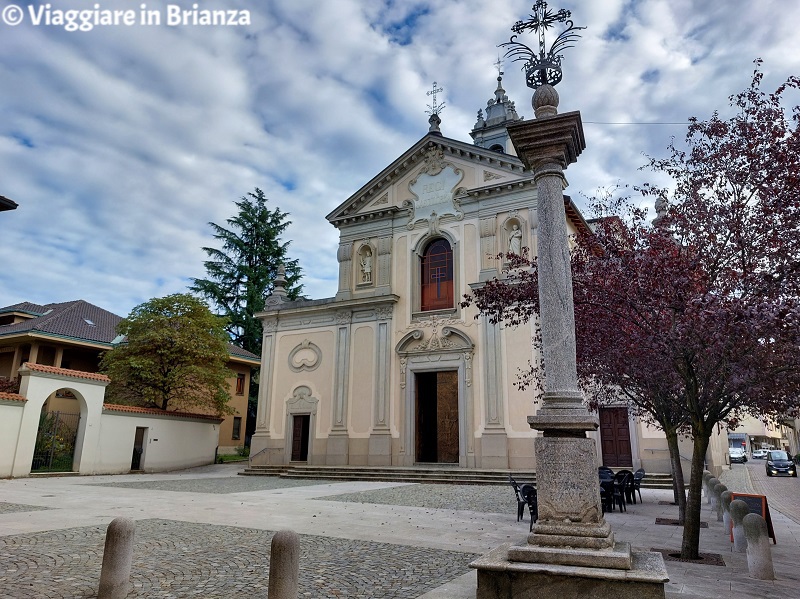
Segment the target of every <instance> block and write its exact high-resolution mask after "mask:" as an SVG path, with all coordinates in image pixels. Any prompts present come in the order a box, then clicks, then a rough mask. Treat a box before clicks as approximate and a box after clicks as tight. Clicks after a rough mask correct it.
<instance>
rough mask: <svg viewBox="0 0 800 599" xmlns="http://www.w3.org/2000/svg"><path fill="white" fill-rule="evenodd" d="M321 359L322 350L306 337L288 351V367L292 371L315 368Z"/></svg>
mask: <svg viewBox="0 0 800 599" xmlns="http://www.w3.org/2000/svg"><path fill="white" fill-rule="evenodd" d="M321 361H322V350H320V348H319V347H318V346H317V345H315V344H314V343H311V341H309V340H308V339H304V340H303V342H302V343H301V344H300V345H298V346H297V347H295V348H294V349H293V350H292V351H291V353H289V368H291V369H292V370H293V371H294V372H301V371H303V370H316V369H317V367H318V366H319V364H320V362H321Z"/></svg>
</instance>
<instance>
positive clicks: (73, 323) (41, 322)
mask: <svg viewBox="0 0 800 599" xmlns="http://www.w3.org/2000/svg"><path fill="white" fill-rule="evenodd" d="M3 312H28V313H30V314H40V316H36V317H35V318H29V319H28V320H24V321H23V322H18V323H16V324H7V325H2V326H0V338H1V337H4V336H6V335H13V334H19V333H27V332H30V333H45V334H48V333H49V334H51V335H58V336H61V337H70V338H72V339H79V340H81V341H91V342H95V343H103V344H108V345H109V346H110V345H111V341H112V340H113V339H114V338H115V337H116V336H117V332H116V330H117V325H118V324H119V321H120V320H122V317H121V316H117V315H116V314H112V313H111V312H109V311H108V310H103V309H102V308H99V307H98V306H95V305H93V304H90V303H89V302H86V301H84V300H75V301H72V302H63V303H59V304H46V305H44V306H40V305H38V304H32V303H30V302H22V303H19V304H14V305H12V306H6V307H4V308H0V314H1V313H3Z"/></svg>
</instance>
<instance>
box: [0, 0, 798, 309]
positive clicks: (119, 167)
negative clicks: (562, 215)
mask: <svg viewBox="0 0 800 599" xmlns="http://www.w3.org/2000/svg"><path fill="white" fill-rule="evenodd" d="M143 1H144V2H145V3H146V5H147V6H146V8H147V10H149V11H155V12H158V13H159V14H160V15H161V19H162V22H161V24H160V25H150V26H146V25H142V24H141V23H139V22H138V21H139V20H140V6H141V5H142V3H143ZM96 4H99V7H100V8H101V9H119V10H124V9H128V10H132V11H134V14H135V18H136V21H137V22H136V23H135V24H133V25H129V26H127V25H118V26H98V27H95V28H94V29H93V30H91V31H84V32H81V31H67V30H66V28H65V27H64V26H63V25H58V24H55V23H56V22H57V16H58V15H55V14H54V11H56V9H64V10H66V9H86V8H89V9H91V8H93V7H94V6H95V5H96ZM531 4H532V0H432V1H431V0H427V1H416V0H324V1H323V0H261V1H259V2H244V1H241V0H240V1H235V0H197V6H198V8H199V9H221V8H228V9H247V10H249V20H250V24H249V25H239V26H206V27H203V26H195V25H192V24H182V25H168V24H167V23H166V21H167V17H168V11H169V10H170V9H169V5H168V4H167V3H166V2H156V1H155V0H149V1H148V0H136V1H113V0H93V1H87V0H50V3H49V6H50V7H51V8H50V20H51V25H49V26H48V25H46V18H47V14H45V8H46V5H45V2H39V3H37V2H33V3H31V2H29V1H28V0H15V1H9V0H0V10H1V11H2V18H3V19H5V21H3V20H0V195H4V196H6V197H9V198H11V199H13V200H15V201H16V202H17V203H18V204H19V208H18V209H17V210H15V211H13V212H2V213H0V306H5V305H9V304H12V303H16V302H20V301H33V302H37V303H48V302H56V301H66V300H73V299H85V300H87V301H90V302H92V303H95V304H97V305H99V306H102V307H104V308H106V309H109V310H111V311H113V312H116V313H118V314H120V315H125V314H127V313H128V312H129V311H130V309H131V308H132V307H133V306H134V305H136V304H138V303H141V302H143V301H146V300H147V299H150V298H152V297H157V296H163V295H166V294H169V293H175V292H180V291H185V290H186V287H187V285H188V282H189V279H190V278H192V277H202V276H204V274H205V271H204V269H203V260H204V257H205V254H204V253H203V252H202V250H201V247H203V246H207V245H211V244H213V241H214V240H213V239H212V237H211V231H210V228H209V227H208V224H207V223H208V222H209V221H212V222H217V223H221V224H222V223H224V221H225V219H226V218H228V217H229V216H231V215H232V213H233V210H234V205H233V202H234V201H235V200H237V199H238V198H239V197H241V196H242V195H244V194H245V193H247V192H248V191H251V190H252V189H253V188H254V187H260V188H261V189H263V190H264V191H265V192H266V194H267V196H268V197H269V198H270V202H271V204H272V206H273V207H275V206H278V207H280V208H281V209H282V210H284V211H287V212H289V213H290V214H291V220H292V221H293V224H292V225H291V227H290V228H289V229H288V235H287V238H288V239H291V240H292V243H291V246H290V253H291V255H292V257H296V258H299V260H300V263H301V265H302V267H303V268H304V270H305V279H304V283H305V290H306V293H307V295H308V296H309V297H313V298H318V297H328V296H331V295H333V294H334V293H335V291H336V269H337V262H336V245H337V231H336V229H334V228H333V227H332V226H330V225H329V224H328V223H327V221H326V220H325V218H324V216H325V214H327V213H328V212H330V211H331V210H332V209H333V208H335V207H336V206H337V205H338V204H339V203H341V202H342V201H344V200H345V199H346V198H347V197H348V196H349V195H350V194H351V193H353V192H354V191H356V190H357V189H358V188H360V187H361V186H362V185H363V184H364V183H365V182H366V181H368V180H369V179H370V178H371V177H372V176H373V175H375V174H376V173H377V172H379V171H380V170H381V169H382V168H383V167H385V166H386V165H388V164H389V163H390V162H391V161H392V160H393V159H394V158H395V157H397V156H398V155H400V154H401V153H402V152H404V151H405V150H406V149H407V148H408V147H410V146H411V145H412V144H414V143H415V142H416V141H417V140H418V139H419V138H421V137H422V136H423V135H424V134H425V133H426V131H427V115H426V114H425V108H426V106H427V105H428V104H429V103H430V100H431V99H430V98H429V97H428V96H427V95H426V92H427V91H428V90H430V89H431V84H432V82H433V81H437V82H438V84H439V86H440V87H442V88H443V89H444V92H443V94H441V95H440V96H439V99H440V100H443V101H444V102H445V103H446V108H445V110H444V112H443V113H442V121H443V122H442V132H443V134H444V135H446V136H448V137H452V138H455V139H459V140H463V141H467V142H471V139H470V137H469V135H468V132H469V130H470V129H471V128H472V126H473V124H474V122H475V116H476V113H477V110H478V109H479V108H482V107H485V105H486V101H487V100H488V99H489V98H490V97H492V92H493V90H494V88H495V78H496V76H497V72H496V71H495V68H494V66H493V63H494V62H495V61H496V60H497V58H498V48H497V44H499V43H501V42H504V41H507V40H508V37H509V35H510V31H509V28H510V26H511V25H512V24H513V23H514V22H515V21H516V20H517V19H520V18H524V17H526V16H527V15H528V14H529V12H530V8H531ZM12 5H14V6H16V7H19V8H20V9H21V10H22V13H21V14H22V17H23V18H22V22H21V23H19V24H18V25H16V26H11V25H9V24H8V22H9V21H14V20H15V19H17V18H18V17H19V15H20V12H19V11H17V10H16V9H15V8H13V7H12ZM180 5H181V6H182V7H183V8H191V3H190V2H183V3H180ZM175 6H177V4H176V5H175ZM551 8H567V9H569V10H572V12H573V18H574V20H575V23H576V25H586V26H587V29H586V30H585V31H583V32H582V35H583V37H582V39H581V40H580V42H579V43H578V45H577V46H576V47H574V48H572V49H570V50H567V51H566V53H565V75H564V80H563V82H562V83H561V84H560V85H559V87H558V90H559V93H560V95H561V110H564V111H566V110H580V111H581V113H582V116H583V120H584V128H585V131H586V140H587V149H586V151H584V153H583V154H582V156H581V158H580V160H579V162H578V163H577V164H575V165H573V166H571V167H570V169H569V171H568V173H567V174H568V178H569V181H570V188H569V193H570V194H571V195H572V196H573V197H576V198H577V197H578V195H579V193H580V192H584V193H591V192H592V191H593V190H594V189H596V188H597V187H599V186H608V185H613V184H615V183H618V182H623V183H626V182H628V183H636V182H640V181H642V180H643V178H645V177H646V174H645V173H642V172H641V171H639V170H638V167H640V166H641V165H642V164H643V163H644V160H645V158H644V154H645V153H646V154H650V155H655V156H658V155H663V154H664V151H665V147H666V145H667V144H668V143H669V141H670V138H671V137H672V136H675V137H677V138H678V139H682V138H683V136H684V134H685V125H681V124H680V123H686V120H687V118H688V117H690V116H692V115H695V116H698V117H701V118H703V117H707V116H709V115H710V114H711V113H712V112H713V111H714V110H717V109H719V110H720V111H721V112H723V113H726V112H727V97H728V96H729V95H730V94H732V93H735V92H737V91H739V90H741V89H743V88H745V87H746V86H747V85H748V84H749V80H750V74H751V72H752V68H753V65H752V61H753V59H755V58H757V57H761V58H763V59H764V61H765V64H764V70H765V72H766V86H765V87H766V88H768V89H774V88H775V87H776V86H777V85H778V84H779V83H780V82H781V81H783V80H784V79H785V78H786V77H787V76H788V75H790V74H795V75H797V74H800V64H799V63H800V35H798V34H797V27H798V25H800V3H798V2H793V1H788V0H784V1H780V0H759V1H758V2H753V1H752V0H726V1H724V2H721V1H716V2H708V1H707V0H695V1H691V0H638V1H637V0H630V1H624V0H569V1H567V0H564V1H563V2H562V3H561V4H558V3H556V2H552V3H551ZM173 10H174V9H173ZM34 17H37V18H38V17H41V19H40V22H39V24H38V25H36V24H34V22H33V21H34ZM526 41H527V43H528V44H529V45H531V46H533V45H535V43H536V42H535V40H534V39H533V38H528V39H527V40H526ZM504 70H505V72H506V75H505V80H504V87H505V89H506V90H507V93H508V95H509V97H510V98H511V99H512V100H515V102H516V105H517V108H518V111H519V112H520V113H521V114H522V115H523V116H525V117H526V118H531V116H532V114H531V112H532V111H531V109H530V95H531V92H530V90H528V89H527V88H525V86H524V77H523V75H522V73H521V72H520V71H519V65H518V64H506V65H505V67H504ZM798 103H800V102H798ZM609 123H636V124H609ZM675 123H678V124H675Z"/></svg>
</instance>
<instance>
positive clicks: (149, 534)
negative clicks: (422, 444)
mask: <svg viewBox="0 0 800 599" xmlns="http://www.w3.org/2000/svg"><path fill="white" fill-rule="evenodd" d="M273 534H274V533H273V532H271V531H265V530H255V529H250V528H237V527H232V526H216V525H210V524H198V523H190V522H176V521H173V520H159V519H150V520H139V521H137V522H136V537H135V546H134V555H133V568H132V576H131V582H132V583H133V585H134V590H133V591H132V592H131V593H130V594H129V595H128V597H148V598H151V597H153V598H155V597H158V598H178V597H204V598H205V597H208V598H215V597H232V596H236V595H240V596H242V597H253V596H258V595H261V596H266V590H267V587H268V572H269V547H270V541H271V539H272V536H273ZM104 535H105V529H104V528H103V527H83V528H72V529H67V530H62V531H57V532H46V533H36V534H28V535H17V536H11V537H0V598H2V599H23V598H37V599H38V598H48V599H49V598H59V599H61V598H64V599H66V598H70V599H73V598H80V597H94V596H96V591H97V584H98V581H99V579H100V566H101V563H102V553H103V543H104ZM476 557H477V555H476V554H471V553H460V552H455V551H441V550H433V549H424V548H418V547H411V546H398V545H390V544H387V543H378V542H369V541H354V540H348V539H337V538H330V537H320V536H315V535H302V536H301V557H300V584H299V586H300V596H301V597H312V598H315V599H316V598H320V599H328V598H341V597H354V598H358V597H365V598H367V597H369V598H371V597H376V598H377V597H383V598H387V599H388V598H398V599H400V598H408V597H418V596H419V595H421V594H423V593H425V592H427V591H429V590H431V589H434V588H436V587H437V586H439V585H441V584H442V582H443V581H447V580H451V579H453V578H455V577H457V576H460V575H462V574H465V573H466V572H468V571H469V568H468V566H467V565H468V564H469V562H470V561H471V560H473V559H475V558H476Z"/></svg>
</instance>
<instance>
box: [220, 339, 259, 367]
mask: <svg viewBox="0 0 800 599" xmlns="http://www.w3.org/2000/svg"><path fill="white" fill-rule="evenodd" d="M228 353H229V354H230V355H231V356H234V357H237V358H247V359H248V360H255V361H256V362H259V361H261V356H258V355H256V354H254V353H252V352H249V351H247V350H246V349H244V348H243V347H239V346H238V345H234V344H233V343H229V344H228Z"/></svg>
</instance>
